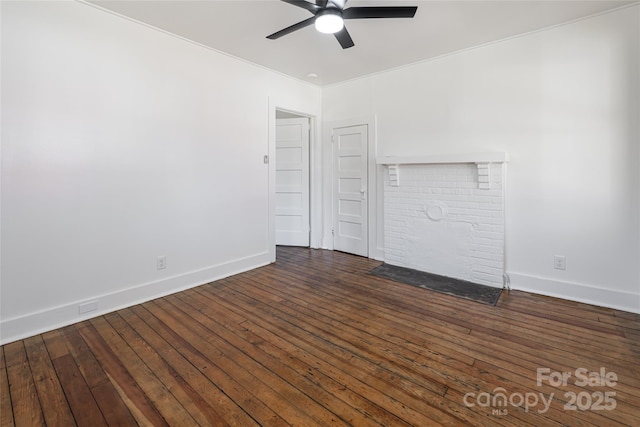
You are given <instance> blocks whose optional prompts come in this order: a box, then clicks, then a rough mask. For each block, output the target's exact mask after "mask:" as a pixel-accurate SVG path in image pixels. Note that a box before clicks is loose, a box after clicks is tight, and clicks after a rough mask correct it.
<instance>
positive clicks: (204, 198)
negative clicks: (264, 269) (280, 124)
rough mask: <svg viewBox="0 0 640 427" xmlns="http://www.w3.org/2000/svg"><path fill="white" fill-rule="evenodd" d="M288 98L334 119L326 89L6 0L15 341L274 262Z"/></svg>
mask: <svg viewBox="0 0 640 427" xmlns="http://www.w3.org/2000/svg"><path fill="white" fill-rule="evenodd" d="M274 97H275V98H277V99H278V100H279V104H278V105H283V106H287V107H288V108H290V109H293V110H295V111H300V112H304V113H306V114H309V115H315V116H319V115H320V89H318V88H316V87H313V86H311V85H308V84H305V83H303V82H300V81H297V80H293V79H290V78H287V77H284V76H282V75H280V74H277V73H274V72H271V71H268V70H265V69H263V68H259V67H257V66H253V65H250V64H247V63H245V62H242V61H240V60H237V59H234V58H231V57H228V56H225V55H223V54H220V53H217V52H214V51H212V50H209V49H206V48H204V47H201V46H198V45H195V44H193V43H190V42H187V41H184V40H181V39H179V38H176V37H173V36H170V35H167V34H165V33H163V32H160V31H157V30H154V29H151V28H148V27H146V26H143V25H140V24H138V23H134V22H131V21H128V20H126V19H123V18H121V17H118V16H114V15H112V14H109V13H107V12H104V11H102V10H99V9H96V8H94V7H91V6H88V5H86V4H82V3H77V2H37V3H36V2H16V3H13V2H2V134H1V136H2V157H1V159H2V201H1V208H2V211H1V223H2V252H1V255H2V271H1V279H2V283H1V303H0V310H1V313H0V320H1V325H0V328H1V329H0V339H1V341H2V342H8V341H12V340H15V339H18V338H20V337H24V336H28V335H33V334H34V333H37V332H39V331H43V330H49V329H54V328H55V327H58V326H60V325H63V324H68V323H72V322H75V321H78V320H82V319H83V318H86V316H93V315H96V314H99V313H101V312H105V311H110V310H113V309H115V308H117V307H121V306H126V305H131V304H133V303H136V302H139V301H143V300H147V299H150V298H153V297H155V296H159V295H162V294H166V293H171V292H174V291H177V290H179V289H182V288H186V287H190V286H193V285H197V284H201V283H205V282H208V281H210V280H213V279H216V278H218V277H221V276H225V275H229V274H232V273H234V272H237V271H241V270H246V269H249V268H252V267H255V266H258V265H261V264H264V263H267V262H269V260H270V257H269V254H268V253H269V251H270V250H271V248H270V247H269V243H268V234H269V233H268V231H269V230H268V227H269V225H268V224H269V221H268V211H269V207H268V199H269V193H270V191H271V190H270V189H269V184H268V182H269V181H268V176H269V167H270V166H267V165H265V164H264V163H263V156H264V155H265V154H267V153H268V152H269V149H270V147H269V129H270V123H269V121H270V120H272V118H270V117H272V116H273V115H274V114H273V113H274V112H270V111H269V109H270V105H269V102H270V101H269V100H270V99H272V98H274ZM159 255H165V256H166V257H167V268H166V270H161V271H157V270H156V257H157V256H159ZM91 300H97V301H98V305H99V308H98V310H97V311H95V312H92V313H88V315H85V316H84V317H83V316H79V315H78V303H80V302H83V301H91Z"/></svg>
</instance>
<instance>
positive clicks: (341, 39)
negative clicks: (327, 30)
mask: <svg viewBox="0 0 640 427" xmlns="http://www.w3.org/2000/svg"><path fill="white" fill-rule="evenodd" d="M334 36H336V39H338V43H340V46H342V48H343V49H349V48H350V47H353V46H354V45H355V43H353V39H351V35H350V34H349V31H347V27H343V28H342V30H340V31H338V32H337V33H334Z"/></svg>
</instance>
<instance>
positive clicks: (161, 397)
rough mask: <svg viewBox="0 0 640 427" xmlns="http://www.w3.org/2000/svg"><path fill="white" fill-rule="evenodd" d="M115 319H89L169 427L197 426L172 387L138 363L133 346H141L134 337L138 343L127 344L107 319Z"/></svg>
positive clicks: (138, 358)
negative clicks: (170, 426)
mask: <svg viewBox="0 0 640 427" xmlns="http://www.w3.org/2000/svg"><path fill="white" fill-rule="evenodd" d="M114 316H117V315H116V314H110V315H107V316H105V317H99V318H96V319H92V320H91V324H92V325H93V327H94V328H95V329H96V331H98V333H99V334H100V335H101V337H102V339H103V340H104V342H105V343H106V344H107V345H108V346H109V348H110V349H111V350H112V351H113V354H114V355H117V357H118V358H119V359H120V361H121V363H122V365H123V366H126V367H127V368H126V369H127V371H128V373H129V375H131V377H132V378H133V380H134V381H135V382H136V384H137V385H138V387H140V389H141V390H142V391H143V392H144V394H145V396H147V397H148V399H149V400H150V401H151V403H152V404H153V406H154V407H155V408H156V409H157V410H158V412H159V413H160V414H161V415H162V417H163V418H164V419H165V420H166V421H167V423H169V425H195V424H197V423H196V421H195V419H194V418H193V416H192V415H191V414H190V413H189V411H188V410H187V409H186V408H185V407H184V406H183V405H182V404H181V403H180V402H179V400H178V399H177V398H176V397H175V396H174V395H173V393H172V388H173V387H172V386H171V385H169V386H168V385H167V384H164V383H163V382H162V380H160V379H159V378H158V377H157V375H156V374H155V373H154V372H153V371H152V370H151V369H150V368H149V366H148V365H147V363H146V361H145V360H143V359H141V358H140V357H139V356H138V355H137V354H136V353H135V351H134V350H133V348H132V346H136V347H139V346H141V345H144V343H143V342H141V340H140V339H139V338H137V337H136V338H137V342H132V343H128V342H127V341H125V340H124V339H123V338H122V337H121V336H120V335H119V333H118V331H116V329H114V327H113V325H111V324H110V322H109V319H110V318H112V317H114ZM178 390H179V389H178Z"/></svg>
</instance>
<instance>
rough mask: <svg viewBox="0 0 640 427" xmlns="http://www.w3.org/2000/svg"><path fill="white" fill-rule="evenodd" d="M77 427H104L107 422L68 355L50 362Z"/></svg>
mask: <svg viewBox="0 0 640 427" xmlns="http://www.w3.org/2000/svg"><path fill="white" fill-rule="evenodd" d="M52 362H53V366H54V368H55V370H56V372H57V374H58V378H59V379H60V383H61V385H62V387H63V388H64V390H65V395H66V396H67V401H68V403H69V407H70V409H71V412H73V417H74V418H75V421H76V424H77V425H78V426H81V427H83V426H87V427H92V426H106V425H107V422H106V420H105V419H104V416H103V415H102V412H101V411H100V408H99V407H98V404H97V403H96V401H95V398H94V397H93V394H92V393H91V390H90V389H89V386H87V383H86V382H85V380H84V378H83V376H82V373H81V372H80V370H79V369H78V366H77V365H76V363H75V360H74V359H73V357H72V356H71V355H70V354H66V355H64V356H61V357H58V358H56V359H53V360H52Z"/></svg>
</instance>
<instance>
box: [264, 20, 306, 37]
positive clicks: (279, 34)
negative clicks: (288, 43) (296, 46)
mask: <svg viewBox="0 0 640 427" xmlns="http://www.w3.org/2000/svg"><path fill="white" fill-rule="evenodd" d="M315 20H316V17H315V16H312V17H311V18H308V19H305V20H304V21H300V22H298V23H297V24H293V25H292V26H290V27H287V28H285V29H283V30H280V31H278V32H275V33H273V34H271V35H269V36H267V38H268V39H271V40H275V39H279V38H280V37H282V36H286V35H287V34H290V33H293V32H294V31H297V30H300V29H302V28H304V27H308V26H309V25H312V24H313V22H314V21H315Z"/></svg>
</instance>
